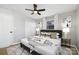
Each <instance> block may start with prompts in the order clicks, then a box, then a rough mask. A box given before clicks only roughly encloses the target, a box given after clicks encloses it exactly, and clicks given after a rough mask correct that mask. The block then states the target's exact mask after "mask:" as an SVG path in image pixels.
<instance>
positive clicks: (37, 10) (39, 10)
mask: <svg viewBox="0 0 79 59" xmlns="http://www.w3.org/2000/svg"><path fill="white" fill-rule="evenodd" d="M37 11H45V9H39V10H37Z"/></svg>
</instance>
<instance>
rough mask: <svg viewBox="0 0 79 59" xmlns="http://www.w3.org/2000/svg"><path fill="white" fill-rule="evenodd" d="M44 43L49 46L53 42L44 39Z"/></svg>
mask: <svg viewBox="0 0 79 59" xmlns="http://www.w3.org/2000/svg"><path fill="white" fill-rule="evenodd" d="M44 44H45V45H49V46H51V45H52V44H53V43H52V42H51V41H49V40H45V41H44Z"/></svg>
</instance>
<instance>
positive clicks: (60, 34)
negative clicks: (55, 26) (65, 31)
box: [40, 30, 62, 38]
mask: <svg viewBox="0 0 79 59" xmlns="http://www.w3.org/2000/svg"><path fill="white" fill-rule="evenodd" d="M41 32H47V33H48V32H51V33H54V32H55V33H59V38H62V30H40V33H41Z"/></svg>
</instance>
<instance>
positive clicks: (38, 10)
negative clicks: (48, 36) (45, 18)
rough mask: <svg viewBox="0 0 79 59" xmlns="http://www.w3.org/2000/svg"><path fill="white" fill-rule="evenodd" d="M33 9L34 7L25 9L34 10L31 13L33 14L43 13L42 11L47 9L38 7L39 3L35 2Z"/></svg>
mask: <svg viewBox="0 0 79 59" xmlns="http://www.w3.org/2000/svg"><path fill="white" fill-rule="evenodd" d="M33 8H34V9H33V10H32V9H25V10H27V11H32V13H31V15H33V14H38V15H41V13H40V12H41V11H45V9H37V4H33Z"/></svg>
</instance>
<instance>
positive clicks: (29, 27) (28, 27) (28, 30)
mask: <svg viewBox="0 0 79 59" xmlns="http://www.w3.org/2000/svg"><path fill="white" fill-rule="evenodd" d="M35 28H36V22H35V21H34V20H33V19H30V18H27V19H25V37H27V38H28V37H31V36H33V35H35V33H36V32H35V31H36V30H35Z"/></svg>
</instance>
